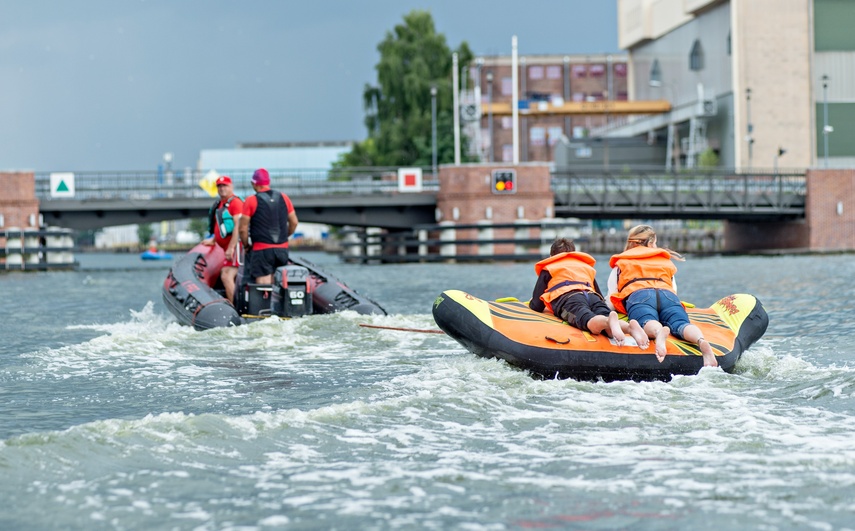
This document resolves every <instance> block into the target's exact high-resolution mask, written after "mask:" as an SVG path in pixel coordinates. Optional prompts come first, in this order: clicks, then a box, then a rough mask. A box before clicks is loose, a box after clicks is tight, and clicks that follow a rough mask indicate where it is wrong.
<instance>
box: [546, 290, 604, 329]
mask: <svg viewBox="0 0 855 531" xmlns="http://www.w3.org/2000/svg"><path fill="white" fill-rule="evenodd" d="M555 303H556V304H555V305H554V306H553V307H554V308H555V309H556V312H557V313H556V314H555V315H556V316H557V317H560V318H562V319H564V320H565V321H567V323H568V324H570V325H572V326H575V327H576V328H578V329H579V330H584V331H586V332H590V330H588V326H587V325H588V321H590V320H591V319H592V318H594V317H596V316H597V315H603V316H606V317H608V316H609V313H611V310H610V309H609V307H608V306H606V302H605V301H604V300H603V299H602V297H600V296H599V295H597V294H596V293H594V292H593V291H571V292H570V293H565V294H564V295H562V296H561V297H558V300H556V301H555Z"/></svg>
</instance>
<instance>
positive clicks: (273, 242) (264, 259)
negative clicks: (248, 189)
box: [240, 168, 298, 284]
mask: <svg viewBox="0 0 855 531" xmlns="http://www.w3.org/2000/svg"><path fill="white" fill-rule="evenodd" d="M252 189H253V190H255V195H251V196H249V197H247V198H246V201H244V204H243V217H241V220H240V240H241V242H243V244H244V247H245V248H246V249H251V250H252V253H251V256H250V259H249V276H250V278H253V279H255V283H256V284H272V283H273V273H274V272H275V271H276V268H277V267H279V266H283V265H287V264H288V237H289V236H291V235H292V234H294V231H295V230H296V229H297V223H298V220H297V213H296V212H295V211H294V204H293V203H291V199H290V198H289V197H288V196H287V195H285V193H283V192H278V191H276V190H271V189H270V174H269V173H268V172H267V170H265V169H264V168H259V169H258V170H255V173H253V174H252Z"/></svg>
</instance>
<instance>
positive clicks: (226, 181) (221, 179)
mask: <svg viewBox="0 0 855 531" xmlns="http://www.w3.org/2000/svg"><path fill="white" fill-rule="evenodd" d="M221 184H232V178H231V177H229V176H228V175H220V176H219V177H217V186H220V185H221Z"/></svg>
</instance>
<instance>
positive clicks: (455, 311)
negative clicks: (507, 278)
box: [433, 290, 769, 381]
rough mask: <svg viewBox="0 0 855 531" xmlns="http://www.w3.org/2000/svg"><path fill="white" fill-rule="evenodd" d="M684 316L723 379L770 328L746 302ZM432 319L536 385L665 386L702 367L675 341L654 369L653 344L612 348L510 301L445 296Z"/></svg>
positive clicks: (756, 306)
mask: <svg viewBox="0 0 855 531" xmlns="http://www.w3.org/2000/svg"><path fill="white" fill-rule="evenodd" d="M686 311H687V312H688V314H689V319H690V320H691V322H692V323H694V324H696V325H698V327H700V329H701V331H702V332H703V334H704V337H705V338H706V339H707V341H709V342H710V345H712V347H713V351H714V352H715V354H716V360H717V361H718V365H719V367H721V368H722V369H724V370H725V371H727V372H732V371H733V368H734V366H735V365H736V362H737V361H738V360H739V357H740V356H741V355H742V353H743V352H744V351H745V350H747V349H748V347H750V346H751V345H752V344H754V342H756V341H757V340H758V339H760V337H762V336H763V334H764V333H765V332H766V327H767V326H768V325H769V317H768V315H767V314H766V311H765V310H764V309H763V305H762V304H761V303H760V301H758V300H757V299H756V298H755V297H754V296H752V295H745V294H738V295H729V296H727V297H724V298H723V299H721V300H719V301H718V302H716V303H715V304H713V305H712V306H710V307H709V308H687V309H686ZM433 318H434V320H435V321H436V324H437V325H439V327H440V328H441V329H442V330H443V331H444V332H445V333H446V334H448V335H449V336H450V337H452V338H454V339H455V340H457V342H459V343H460V344H461V345H463V346H464V347H466V349H467V350H469V351H470V352H472V353H474V354H477V355H478V356H481V357H484V358H499V359H503V360H505V361H506V362H508V363H509V364H511V365H513V366H515V367H519V368H521V369H525V370H527V371H530V372H531V373H532V374H533V375H536V376H539V377H542V378H576V379H582V380H596V379H603V380H606V381H610V380H666V381H667V380H670V379H671V376H673V375H677V374H697V373H698V371H700V370H701V368H702V367H703V358H702V356H701V353H700V351H699V350H698V348H697V346H696V345H694V344H692V343H687V342H685V341H682V340H679V339H677V338H676V337H674V336H670V337H669V338H668V354H667V356H666V357H665V360H664V361H663V362H662V363H660V362H659V361H658V360H657V359H656V355H655V346H654V343H655V342H654V341H653V340H651V342H650V346H649V347H648V348H646V349H643V350H642V349H640V348H639V347H638V346H637V345H636V344H635V341H634V340H633V339H632V338H631V337H629V336H627V339H626V342H625V344H624V345H623V346H618V345H617V344H615V343H614V342H613V341H612V340H610V339H609V338H608V337H607V336H605V335H593V334H590V333H588V332H583V331H581V330H579V329H577V328H574V327H572V326H570V325H568V324H567V323H565V322H563V321H562V320H561V319H559V318H557V317H555V316H553V315H552V314H545V313H539V312H536V311H534V310H531V309H530V308H529V307H528V304H527V303H525V302H519V301H516V300H513V301H510V302H499V301H485V300H482V299H479V298H477V297H474V296H472V295H470V294H468V293H465V292H463V291H459V290H447V291H444V292H442V294H441V295H440V296H439V297H437V298H436V301H434V304H433Z"/></svg>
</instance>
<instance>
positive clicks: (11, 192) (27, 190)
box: [0, 172, 39, 246]
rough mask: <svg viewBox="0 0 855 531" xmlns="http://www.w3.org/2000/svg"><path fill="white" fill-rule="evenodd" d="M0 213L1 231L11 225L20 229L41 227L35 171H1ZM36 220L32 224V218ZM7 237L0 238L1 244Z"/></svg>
mask: <svg viewBox="0 0 855 531" xmlns="http://www.w3.org/2000/svg"><path fill="white" fill-rule="evenodd" d="M0 190H3V193H2V194H0V215H2V216H3V225H2V227H0V231H4V230H8V229H9V228H10V227H18V228H19V229H38V228H39V200H38V199H36V177H35V175H34V174H33V172H0ZM31 216H32V219H34V220H35V223H34V224H33V225H30V219H31ZM5 245H6V238H0V246H5Z"/></svg>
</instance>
